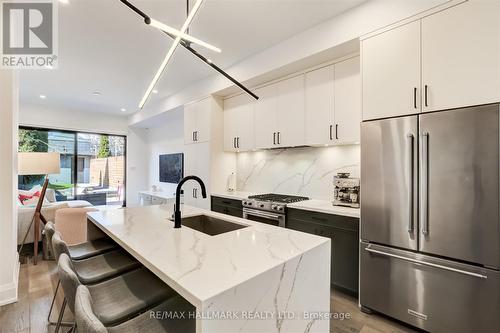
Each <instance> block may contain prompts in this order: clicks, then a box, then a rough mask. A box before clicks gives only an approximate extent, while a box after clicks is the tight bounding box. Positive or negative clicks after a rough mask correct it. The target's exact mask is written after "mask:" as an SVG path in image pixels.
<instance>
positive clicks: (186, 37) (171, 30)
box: [149, 19, 222, 53]
mask: <svg viewBox="0 0 500 333" xmlns="http://www.w3.org/2000/svg"><path fill="white" fill-rule="evenodd" d="M149 24H150V25H151V26H153V27H155V28H158V29H160V30H161V31H163V32H166V33H168V34H171V35H174V36H175V37H180V38H181V39H182V40H184V41H188V42H191V43H194V44H198V45H200V46H203V47H205V48H207V49H209V50H212V51H214V52H217V53H221V52H222V51H221V49H219V48H218V47H216V46H213V45H210V44H208V43H206V42H204V41H202V40H199V39H198V38H195V37H192V36H190V35H188V34H185V33H182V32H180V31H179V30H177V29H175V28H172V27H170V26H168V25H166V24H163V23H161V22H158V21H156V20H155V19H151V22H150V23H149Z"/></svg>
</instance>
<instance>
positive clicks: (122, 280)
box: [58, 253, 176, 326]
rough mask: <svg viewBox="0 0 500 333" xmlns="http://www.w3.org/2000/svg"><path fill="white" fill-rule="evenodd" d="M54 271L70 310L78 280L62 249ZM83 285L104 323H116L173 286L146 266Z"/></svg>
mask: <svg viewBox="0 0 500 333" xmlns="http://www.w3.org/2000/svg"><path fill="white" fill-rule="evenodd" d="M58 274H59V279H60V280H61V285H62V287H63V290H64V295H65V297H66V299H67V304H68V305H69V307H70V309H71V310H72V311H74V305H75V296H76V290H77V288H78V287H79V286H81V285H82V284H81V282H80V280H79V279H78V277H77V275H76V273H75V272H74V270H73V267H72V263H71V260H70V259H69V257H68V256H67V255H66V254H65V253H63V254H61V256H60V257H59V264H58ZM87 287H88V289H89V292H90V295H91V297H92V301H93V306H92V308H93V310H94V313H95V314H96V316H97V318H98V319H99V321H100V322H102V323H103V325H106V326H111V325H116V324H119V323H121V322H123V321H125V320H127V319H129V318H131V317H133V316H135V315H137V314H139V313H141V312H143V311H145V310H147V309H149V308H151V307H154V306H155V305H157V304H160V303H161V302H163V301H164V300H166V299H168V298H170V297H173V296H175V295H176V293H175V291H174V290H173V289H171V288H170V287H168V286H167V285H166V284H165V283H163V281H161V280H160V279H158V278H157V277H156V276H155V275H154V274H152V273H151V272H149V271H148V270H147V269H146V268H140V269H137V270H135V271H130V272H128V273H125V274H123V275H120V276H117V277H115V278H113V279H110V280H106V281H104V282H101V283H98V284H94V285H90V286H87Z"/></svg>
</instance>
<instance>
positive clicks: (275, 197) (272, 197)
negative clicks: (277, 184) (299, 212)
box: [248, 193, 309, 204]
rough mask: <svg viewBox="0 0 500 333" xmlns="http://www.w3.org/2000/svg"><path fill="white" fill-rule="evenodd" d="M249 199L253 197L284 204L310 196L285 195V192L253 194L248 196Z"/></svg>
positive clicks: (306, 198)
mask: <svg viewBox="0 0 500 333" xmlns="http://www.w3.org/2000/svg"><path fill="white" fill-rule="evenodd" d="M248 199H253V200H258V201H271V202H279V203H284V204H289V203H293V202H299V201H304V200H309V198H308V197H299V196H294V195H284V194H274V193H267V194H258V195H251V196H249V197H248Z"/></svg>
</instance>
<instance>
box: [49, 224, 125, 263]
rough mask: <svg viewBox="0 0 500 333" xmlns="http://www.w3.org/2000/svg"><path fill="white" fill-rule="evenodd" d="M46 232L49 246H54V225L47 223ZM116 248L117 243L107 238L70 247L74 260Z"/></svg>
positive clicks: (70, 253) (71, 256)
mask: <svg viewBox="0 0 500 333" xmlns="http://www.w3.org/2000/svg"><path fill="white" fill-rule="evenodd" d="M44 232H45V234H46V235H47V239H48V241H49V244H50V245H51V246H52V236H53V235H54V233H55V232H56V229H55V227H54V223H52V222H47V224H45V228H44ZM116 248H117V245H116V243H115V242H113V241H112V240H111V239H109V238H106V237H104V238H99V239H96V240H92V241H88V242H85V243H81V244H76V245H70V246H68V250H69V256H70V258H71V259H73V260H81V259H86V258H90V257H94V256H97V255H99V254H103V253H105V252H108V251H111V250H113V249H116ZM52 253H54V251H52Z"/></svg>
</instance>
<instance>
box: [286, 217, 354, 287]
mask: <svg viewBox="0 0 500 333" xmlns="http://www.w3.org/2000/svg"><path fill="white" fill-rule="evenodd" d="M286 227H287V228H289V229H293V230H297V231H303V232H307V233H310V234H315V235H319V236H324V237H329V238H330V239H331V240H332V256H331V275H330V277H331V284H332V286H333V287H334V288H337V289H340V290H342V291H344V292H347V293H349V294H351V295H354V296H357V295H358V274H359V273H358V267H359V256H358V251H359V219H358V218H354V217H347V216H340V215H330V214H323V213H317V212H311V211H307V210H300V209H291V208H289V209H288V211H287V220H286Z"/></svg>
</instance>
